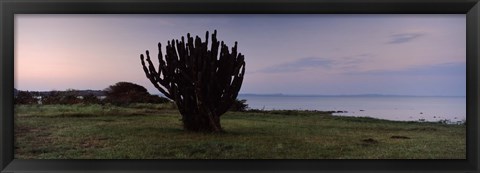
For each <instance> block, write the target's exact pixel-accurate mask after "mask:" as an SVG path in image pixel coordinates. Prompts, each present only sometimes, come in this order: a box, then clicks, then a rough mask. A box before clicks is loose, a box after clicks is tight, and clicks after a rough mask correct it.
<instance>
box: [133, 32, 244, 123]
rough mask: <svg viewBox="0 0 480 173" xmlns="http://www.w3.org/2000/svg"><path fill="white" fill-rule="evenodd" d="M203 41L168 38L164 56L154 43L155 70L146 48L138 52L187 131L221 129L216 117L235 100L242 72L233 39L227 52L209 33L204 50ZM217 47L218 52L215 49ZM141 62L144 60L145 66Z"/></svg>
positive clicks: (188, 36)
mask: <svg viewBox="0 0 480 173" xmlns="http://www.w3.org/2000/svg"><path fill="white" fill-rule="evenodd" d="M208 36H209V33H208V31H207V32H206V34H205V37H206V39H205V42H202V40H201V39H200V37H198V36H196V38H195V39H193V37H191V36H190V34H187V42H185V40H184V37H182V38H181V40H180V41H179V40H173V39H172V41H168V43H167V46H166V55H165V57H164V56H163V55H162V45H161V44H160V43H158V50H159V54H158V62H159V65H158V69H156V68H155V66H154V65H153V63H152V61H151V59H150V55H149V52H148V50H147V51H146V58H145V57H144V55H143V54H141V55H140V59H141V62H142V66H143V70H144V71H145V74H146V76H147V78H148V79H149V80H150V82H151V83H152V84H153V85H154V86H155V88H157V89H158V90H159V91H160V92H161V93H162V94H164V95H165V96H166V97H168V98H170V99H172V100H173V101H175V103H176V105H177V107H178V109H179V111H180V114H181V115H182V121H183V127H184V129H186V130H188V131H202V132H221V131H223V129H222V127H221V125H220V116H221V115H223V114H224V113H225V112H226V111H228V109H229V108H230V106H231V105H232V103H233V102H234V101H235V100H236V98H237V95H238V91H239V90H240V87H241V86H242V82H243V77H244V74H245V61H244V60H245V58H244V56H243V55H242V54H241V53H238V52H237V42H235V45H234V46H233V47H232V49H231V52H230V51H229V49H228V47H227V45H225V44H224V43H223V41H222V42H219V41H218V40H217V37H216V36H217V31H216V30H215V31H214V33H213V34H212V43H211V47H210V50H209V49H208ZM219 50H220V51H219ZM145 61H146V62H147V63H148V66H147V65H146V63H145Z"/></svg>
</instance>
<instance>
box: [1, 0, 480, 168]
mask: <svg viewBox="0 0 480 173" xmlns="http://www.w3.org/2000/svg"><path fill="white" fill-rule="evenodd" d="M479 8H480V3H479V1H478V0H243V1H242V0H139V1H135V0H1V1H0V13H1V14H0V15H1V18H0V21H1V25H0V27H1V28H0V40H1V46H0V53H1V59H0V64H1V67H0V70H1V72H0V79H1V85H0V99H1V101H0V103H1V104H0V112H1V116H0V128H1V131H0V141H1V142H0V170H1V172H2V173H3V172H87V171H88V172H279V171H282V172H283V171H285V172H312V171H313V172H373V171H377V172H462V173H466V172H468V173H470V172H479V170H480V169H479V165H480V164H479V163H480V162H479V160H480V159H479V151H480V150H479V148H480V145H479V132H480V129H479V124H480V122H479V118H478V115H479V114H478V107H479V106H480V105H479V98H480V95H479V92H478V90H479V88H478V83H479V81H480V78H479V72H480V69H479V64H478V58H479V53H480V45H479V42H480V34H479V32H480V9H479ZM159 13H162V14H163V13H169V14H226V13H230V14H243V13H249V14H279V13H282V14H309V13H336V14H338V13H345V14H466V21H467V26H466V28H467V32H466V33H467V35H466V38H467V69H466V74H467V75H466V76H467V96H466V98H467V159H465V160H20V159H14V144H13V142H14V134H13V88H14V77H13V76H14V75H13V73H14V44H13V43H14V15H15V14H159Z"/></svg>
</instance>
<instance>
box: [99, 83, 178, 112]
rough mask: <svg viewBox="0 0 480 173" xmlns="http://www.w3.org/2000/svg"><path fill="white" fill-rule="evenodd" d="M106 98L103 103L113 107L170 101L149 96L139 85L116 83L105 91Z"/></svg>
mask: <svg viewBox="0 0 480 173" xmlns="http://www.w3.org/2000/svg"><path fill="white" fill-rule="evenodd" d="M105 92H106V95H107V97H106V98H105V102H107V103H111V104H114V105H117V106H119V105H121V106H126V105H129V104H131V103H167V102H169V101H170V100H168V99H166V98H163V97H160V96H156V95H150V93H148V91H147V89H146V88H145V87H143V86H141V85H138V84H134V83H130V82H118V83H116V84H115V85H111V86H109V87H108V88H106V89H105Z"/></svg>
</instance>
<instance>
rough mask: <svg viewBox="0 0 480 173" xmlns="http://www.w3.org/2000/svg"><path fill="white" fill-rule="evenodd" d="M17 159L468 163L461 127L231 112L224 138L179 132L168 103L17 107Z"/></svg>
mask: <svg viewBox="0 0 480 173" xmlns="http://www.w3.org/2000/svg"><path fill="white" fill-rule="evenodd" d="M15 112H16V114H15V139H16V142H15V147H16V150H15V158H17V159H465V158H466V144H465V143H466V142H465V137H466V132H465V125H448V124H442V123H428V122H396V121H387V120H379V119H372V118H361V117H340V116H332V115H331V113H329V112H321V111H258V110H255V111H229V112H227V113H226V114H225V115H224V116H222V126H223V128H224V130H225V132H223V133H198V132H188V131H185V130H183V129H182V122H181V120H180V113H179V112H178V110H177V109H176V106H175V105H174V104H173V103H160V104H158V103H155V104H154V103H131V104H128V105H119V106H117V105H113V104H84V103H80V104H71V105H66V104H51V105H39V104H19V105H16V106H15Z"/></svg>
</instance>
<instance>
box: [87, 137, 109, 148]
mask: <svg viewBox="0 0 480 173" xmlns="http://www.w3.org/2000/svg"><path fill="white" fill-rule="evenodd" d="M107 140H108V138H106V137H103V138H101V137H94V138H87V139H84V140H82V142H81V143H80V146H81V147H82V148H102V147H104V146H105V143H106V141H107Z"/></svg>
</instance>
